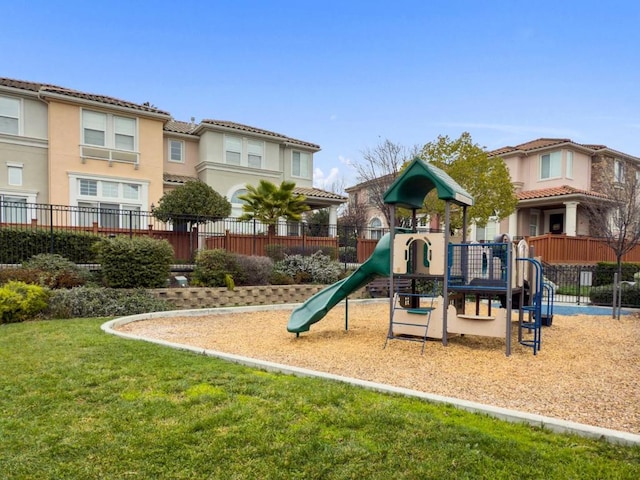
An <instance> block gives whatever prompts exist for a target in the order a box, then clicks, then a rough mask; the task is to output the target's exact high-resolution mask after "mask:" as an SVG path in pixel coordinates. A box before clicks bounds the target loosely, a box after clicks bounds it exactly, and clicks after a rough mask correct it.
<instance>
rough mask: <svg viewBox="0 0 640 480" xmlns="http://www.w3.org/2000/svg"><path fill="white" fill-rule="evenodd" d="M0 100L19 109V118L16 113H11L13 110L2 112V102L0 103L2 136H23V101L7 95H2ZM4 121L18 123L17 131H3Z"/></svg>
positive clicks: (0, 131)
mask: <svg viewBox="0 0 640 480" xmlns="http://www.w3.org/2000/svg"><path fill="white" fill-rule="evenodd" d="M0 100H1V101H2V102H6V103H7V104H11V103H13V104H14V105H15V107H16V108H17V116H16V113H15V112H11V111H10V110H11V109H7V110H6V111H4V110H2V102H0V134H6V135H22V99H21V98H16V97H10V96H7V95H0ZM2 119H9V120H15V121H16V131H13V130H9V129H7V130H2V129H1V127H2V124H3V121H2Z"/></svg>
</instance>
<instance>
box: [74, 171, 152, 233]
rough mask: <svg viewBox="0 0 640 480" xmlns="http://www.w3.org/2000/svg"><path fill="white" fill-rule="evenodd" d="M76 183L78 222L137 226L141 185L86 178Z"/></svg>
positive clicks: (109, 225) (88, 224)
mask: <svg viewBox="0 0 640 480" xmlns="http://www.w3.org/2000/svg"><path fill="white" fill-rule="evenodd" d="M77 182H78V196H77V199H78V216H77V224H78V225H80V226H85V227H86V226H91V225H93V223H94V222H96V223H98V225H99V226H100V227H104V228H140V224H141V217H140V210H141V204H140V203H139V202H140V196H141V195H140V192H141V188H142V187H141V185H139V184H135V183H127V182H117V181H112V180H93V179H88V178H79V179H78V180H77ZM136 202H138V203H136Z"/></svg>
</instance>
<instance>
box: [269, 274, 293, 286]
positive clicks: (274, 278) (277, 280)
mask: <svg viewBox="0 0 640 480" xmlns="http://www.w3.org/2000/svg"><path fill="white" fill-rule="evenodd" d="M269 283H271V285H292V284H293V283H294V281H293V278H291V277H290V276H289V275H287V274H286V273H282V272H278V271H274V272H273V273H272V274H271V278H270V279H269Z"/></svg>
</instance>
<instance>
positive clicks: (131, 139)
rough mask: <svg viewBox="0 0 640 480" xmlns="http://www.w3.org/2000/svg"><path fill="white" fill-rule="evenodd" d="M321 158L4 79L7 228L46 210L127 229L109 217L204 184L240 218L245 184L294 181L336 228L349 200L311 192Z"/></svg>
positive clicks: (305, 148) (304, 146) (211, 125)
mask: <svg viewBox="0 0 640 480" xmlns="http://www.w3.org/2000/svg"><path fill="white" fill-rule="evenodd" d="M319 150H320V147H319V146H318V145H315V144H313V143H310V142H305V141H302V140H297V139H294V138H290V137H287V136H285V135H281V134H278V133H274V132H270V131H267V130H262V129H259V128H254V127H249V126H247V125H241V124H238V123H234V122H227V121H218V120H203V121H201V122H200V123H195V121H194V119H192V121H191V122H182V121H176V120H174V119H173V118H172V117H171V115H170V114H169V113H168V112H165V111H162V110H160V109H158V108H157V107H155V106H153V105H151V104H149V103H144V104H136V103H133V102H129V101H125V100H120V99H117V98H113V97H109V96H105V95H96V94H90V93H86V92H79V91H76V90H72V89H68V88H64V87H59V86H55V85H49V84H44V83H37V82H27V81H21V80H14V79H9V78H0V200H2V201H3V205H4V207H3V209H2V210H3V211H2V212H0V221H2V222H18V223H20V222H24V223H26V222H28V221H31V220H32V219H31V218H27V217H29V216H30V215H31V213H30V210H29V209H28V208H19V205H20V204H35V203H38V204H54V205H69V206H72V207H79V208H81V209H82V208H85V207H86V215H81V214H78V215H74V218H73V219H70V223H71V224H76V225H85V224H89V225H90V224H91V223H92V222H98V223H99V224H100V226H110V227H125V226H128V225H117V224H114V222H122V220H121V219H120V220H118V218H120V217H119V216H117V215H110V214H109V211H110V210H118V209H124V210H130V211H133V212H135V211H148V210H151V208H152V206H153V205H154V204H157V202H158V201H159V199H160V198H161V197H162V195H163V193H164V192H166V191H167V190H170V189H172V188H175V187H176V186H177V185H180V184H182V183H184V182H185V181H187V180H189V179H195V178H197V179H200V180H202V181H204V182H206V183H208V184H209V185H210V186H211V187H212V188H213V189H214V190H216V191H217V192H219V193H220V194H222V195H225V196H227V198H229V199H230V200H231V202H232V204H233V207H234V208H233V212H232V215H239V214H240V212H241V204H240V203H239V202H238V201H237V196H238V195H239V194H241V193H243V191H244V188H245V185H246V184H247V183H249V184H257V183H258V181H259V180H260V179H267V180H270V181H272V182H274V183H279V182H281V181H282V180H293V181H294V182H295V183H296V185H297V189H298V193H301V194H305V195H306V196H307V198H308V203H309V205H310V206H311V208H312V209H316V208H324V207H328V208H330V211H331V219H332V221H333V223H334V224H335V222H336V219H337V214H336V212H337V207H338V206H339V205H340V204H341V203H343V202H344V201H345V200H346V199H345V198H344V197H342V196H340V195H336V194H333V193H330V192H325V191H323V190H319V189H315V188H314V187H313V154H314V153H316V152H318V151H319ZM7 202H10V203H9V204H7ZM16 205H17V206H18V207H16ZM14 207H15V208H14ZM96 207H97V208H100V209H102V210H101V212H102V213H99V214H98V213H95V210H94V209H95V208H96ZM134 226H135V227H140V226H141V225H134ZM142 227H144V226H142Z"/></svg>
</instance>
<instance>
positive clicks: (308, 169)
mask: <svg viewBox="0 0 640 480" xmlns="http://www.w3.org/2000/svg"><path fill="white" fill-rule="evenodd" d="M312 159H313V157H312V156H311V154H310V153H309V152H303V151H301V150H293V151H292V152H291V176H292V177H295V178H307V179H308V178H311V174H312V170H313V168H312V165H311V161H312ZM296 160H297V161H298V162H297V163H298V165H297V168H296ZM303 166H304V168H303ZM296 170H297V172H298V173H296Z"/></svg>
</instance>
